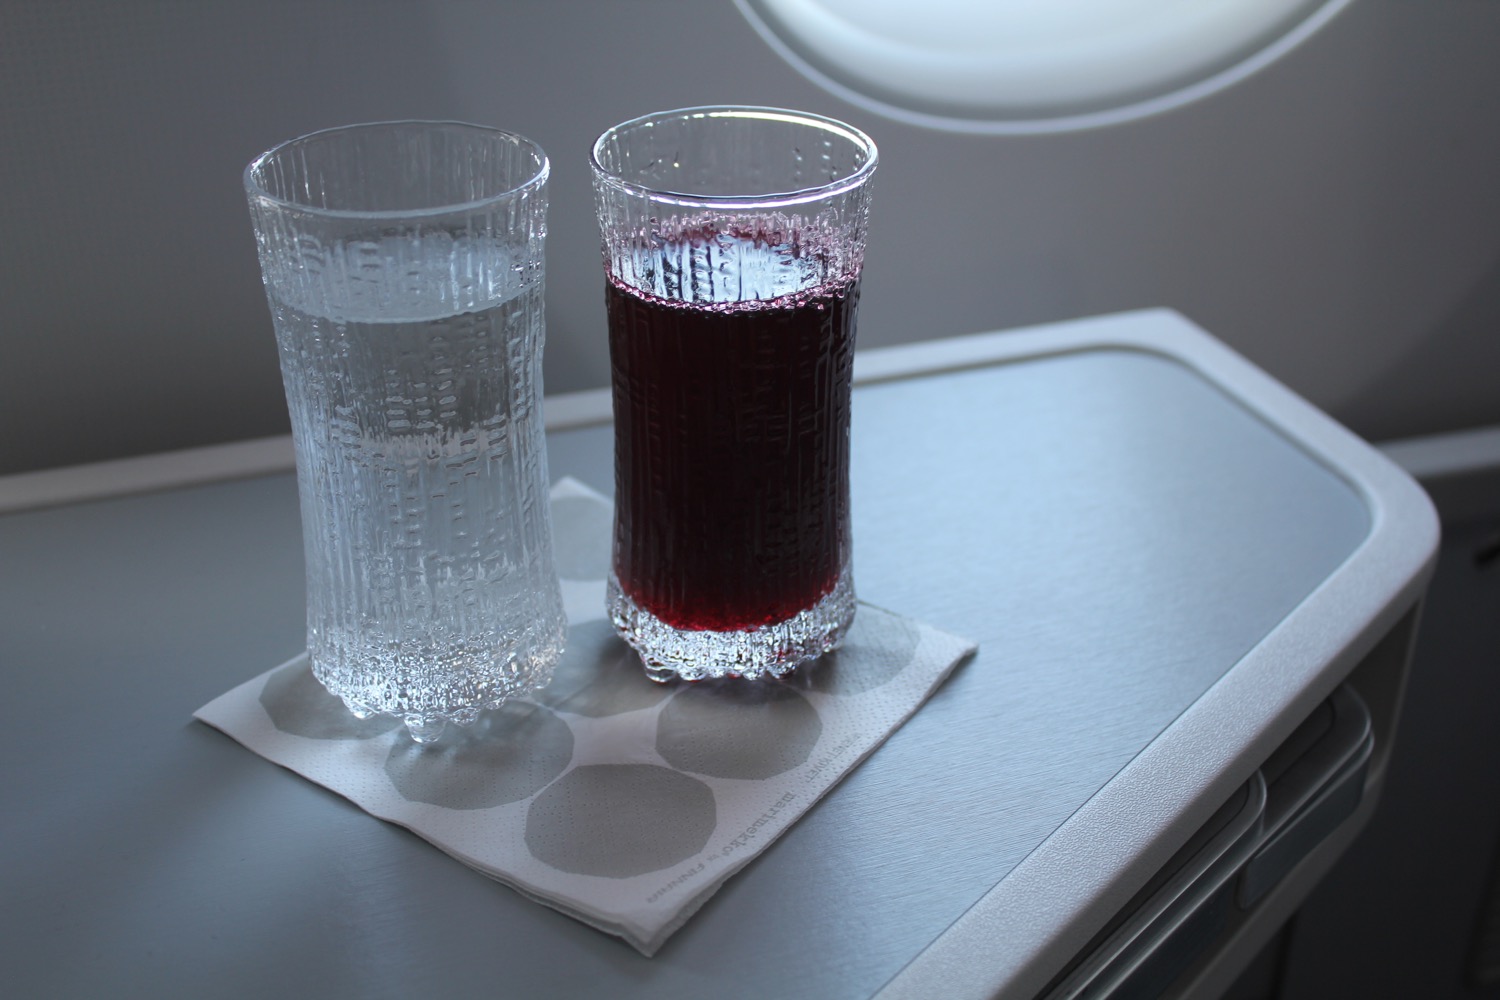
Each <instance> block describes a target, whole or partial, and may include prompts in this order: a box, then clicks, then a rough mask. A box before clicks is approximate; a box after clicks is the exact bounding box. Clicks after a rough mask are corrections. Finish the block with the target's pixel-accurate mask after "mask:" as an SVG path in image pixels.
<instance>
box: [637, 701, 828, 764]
mask: <svg viewBox="0 0 1500 1000" xmlns="http://www.w3.org/2000/svg"><path fill="white" fill-rule="evenodd" d="M822 732H823V721H822V720H821V719H820V718H819V717H818V710H817V709H816V708H814V707H813V705H812V703H811V702H810V701H808V700H807V699H806V698H804V697H802V695H800V694H798V693H797V692H796V691H794V690H792V689H791V688H789V687H786V686H784V685H781V684H774V683H745V682H742V681H733V680H729V681H724V682H713V681H704V682H699V683H698V684H695V685H693V686H692V687H684V688H683V689H681V690H680V691H678V692H677V694H675V695H674V696H673V697H672V700H671V701H669V702H667V704H666V706H665V707H664V708H663V709H662V710H661V715H660V717H659V718H658V720H657V727H656V752H657V753H658V754H660V755H661V757H662V759H663V760H665V761H666V762H667V763H668V764H671V765H672V766H673V767H676V768H678V769H680V770H683V771H692V772H693V773H695V774H708V775H712V776H714V777H716V778H770V777H773V776H775V775H778V774H781V773H782V772H783V771H789V770H791V769H792V768H794V767H796V766H798V765H799V764H802V763H803V762H804V761H806V760H807V758H808V757H809V756H810V755H811V754H812V750H813V747H814V746H816V745H817V742H818V737H819V736H820V735H821V734H822Z"/></svg>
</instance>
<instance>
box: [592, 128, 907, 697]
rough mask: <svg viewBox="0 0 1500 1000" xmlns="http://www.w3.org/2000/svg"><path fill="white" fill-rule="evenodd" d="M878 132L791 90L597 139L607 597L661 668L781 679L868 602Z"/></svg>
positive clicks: (645, 657)
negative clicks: (867, 423)
mask: <svg viewBox="0 0 1500 1000" xmlns="http://www.w3.org/2000/svg"><path fill="white" fill-rule="evenodd" d="M876 158H877V156H876V149H875V144H874V143H873V142H871V141H870V139H869V137H868V136H866V135H864V134H863V133H862V132H860V131H858V130H857V129H854V128H851V127H850V126H848V125H845V124H843V123H841V122H837V121H834V120H832V119H829V118H823V117H820V116H818V115H812V114H804V113H802V112H796V111H786V110H781V109H777V108H754V107H705V108H686V109H681V110H677V111H668V112H662V113H659V114H653V115H647V116H645V117H641V118H636V119H633V120H631V121H628V122H625V123H623V124H621V125H618V126H616V127H614V128H612V129H610V130H609V131H607V132H605V133H604V134H603V135H602V136H600V137H599V140H598V141H597V142H596V143H595V144H594V148H593V155H592V166H593V177H594V195H595V206H596V208H597V211H598V217H599V228H600V234H601V238H602V247H603V253H604V269H605V277H606V282H605V303H606V312H607V315H608V320H609V349H610V367H611V372H612V387H613V398H614V416H615V525H614V549H613V563H612V571H611V573H610V578H609V587H608V597H607V603H608V611H609V615H610V618H611V620H612V621H613V622H614V625H615V628H616V630H617V631H618V632H619V633H620V635H621V636H622V637H623V638H624V639H625V640H626V642H628V643H629V644H630V645H631V646H632V647H634V648H635V650H636V651H637V652H638V653H639V654H640V656H641V660H642V662H643V663H644V664H645V667H646V671H647V673H648V674H649V675H650V676H651V677H652V678H653V679H655V680H658V681H667V680H672V679H674V678H680V679H683V680H701V679H704V678H709V677H749V678H756V677H779V676H783V675H785V674H787V673H789V672H790V671H792V670H794V669H795V668H796V667H797V666H798V665H799V664H801V663H805V662H807V661H809V660H812V659H815V658H816V657H818V656H821V655H822V654H823V653H826V652H828V651H830V650H832V649H834V648H836V647H837V646H838V645H839V643H840V642H841V641H842V639H843V637H844V634H845V632H846V631H847V630H848V628H849V625H850V623H851V622H852V621H853V619H854V610H855V598H854V582H853V577H852V570H851V566H850V548H851V545H850V530H849V391H850V373H851V368H852V365H853V360H854V335H855V316H856V313H857V311H858V305H859V281H860V271H861V267H862V265H863V261H864V248H865V229H866V224H867V221H868V218H869V198H870V183H869V182H870V179H871V177H872V176H873V175H874V172H875V165H876Z"/></svg>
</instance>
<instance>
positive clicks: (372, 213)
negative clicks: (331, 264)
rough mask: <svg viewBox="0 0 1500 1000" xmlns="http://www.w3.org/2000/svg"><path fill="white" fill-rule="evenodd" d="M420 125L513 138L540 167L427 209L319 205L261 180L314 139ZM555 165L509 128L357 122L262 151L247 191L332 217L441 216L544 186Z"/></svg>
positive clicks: (247, 178) (247, 175) (248, 170)
mask: <svg viewBox="0 0 1500 1000" xmlns="http://www.w3.org/2000/svg"><path fill="white" fill-rule="evenodd" d="M413 126H420V127H423V128H427V129H435V128H436V127H444V128H452V129H457V130H463V131H472V132H480V133H487V134H489V135H491V136H494V137H496V138H503V139H508V140H512V141H513V142H514V144H515V145H516V146H517V147H520V148H524V149H527V150H529V151H530V152H531V154H532V158H533V160H534V162H535V164H536V168H535V169H534V170H533V171H532V172H531V173H530V175H529V176H527V177H526V179H525V180H523V181H521V182H520V183H518V184H514V185H512V186H511V187H508V188H505V189H504V190H502V191H496V192H495V193H494V194H491V195H487V196H486V197H483V198H471V199H468V200H465V201H456V202H453V203H451V204H444V205H433V206H429V207H423V208H394V207H393V208H388V209H353V208H322V207H320V206H318V205H309V204H306V203H304V202H300V201H295V200H293V199H291V198H285V197H282V196H281V195H276V194H272V193H271V192H270V191H268V190H267V189H266V187H265V185H264V184H262V183H261V179H260V177H261V175H260V173H259V171H260V170H261V169H263V168H264V167H265V166H266V164H268V163H270V161H271V160H272V158H274V157H276V156H278V155H279V154H282V153H284V152H286V151H287V150H289V149H292V148H293V147H296V146H300V145H303V144H305V143H307V142H310V141H312V140H314V139H320V138H325V137H328V136H333V135H338V134H340V133H353V132H367V131H374V130H377V129H379V130H386V131H395V130H396V129H397V128H400V127H407V128H410V127H413ZM551 170H552V164H551V163H550V161H548V159H547V153H546V150H544V149H542V147H541V145H540V144H539V143H537V142H536V140H534V139H528V138H527V137H526V136H524V135H522V134H520V133H519V132H511V131H508V130H506V129H501V128H495V127H493V126H490V125H476V124H474V123H473V122H463V121H457V120H451V119H424V118H398V119H393V120H391V121H373V122H356V123H354V124H351V125H335V126H333V127H331V128H322V129H317V130H316V131H313V132H307V133H304V134H303V135H299V136H297V137H296V138H293V139H287V140H285V141H284V142H278V143H277V144H276V145H274V146H272V147H271V148H270V149H268V150H266V151H265V152H264V153H261V154H260V155H259V156H257V157H255V159H253V160H251V161H250V163H249V165H248V166H246V167H245V172H244V182H245V191H246V192H247V193H248V194H249V195H250V197H251V198H254V199H256V200H257V201H261V202H264V203H266V204H269V205H274V206H275V207H277V208H280V209H284V210H291V211H294V212H304V213H306V214H308V215H316V216H320V217H323V218H329V219H389V218H403V219H415V218H428V217H432V216H439V215H449V214H453V213H456V212H463V211H472V210H475V209H478V208H480V207H482V206H486V205H492V204H494V203H495V202H497V201H502V200H504V199H506V198H510V197H514V196H516V195H518V194H521V193H522V192H525V191H531V190H535V189H538V188H540V187H542V186H543V185H544V184H546V183H547V177H548V175H549V174H550V173H551Z"/></svg>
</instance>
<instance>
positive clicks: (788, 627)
mask: <svg viewBox="0 0 1500 1000" xmlns="http://www.w3.org/2000/svg"><path fill="white" fill-rule="evenodd" d="M605 607H606V609H607V610H608V612H609V618H610V621H611V622H613V623H614V626H615V631H616V632H618V633H619V634H620V638H622V639H624V640H625V641H626V642H627V643H629V644H630V646H631V648H632V649H634V650H635V651H636V652H637V653H638V654H640V657H641V662H642V663H643V664H644V665H645V668H646V676H648V677H650V678H651V679H652V680H653V681H656V682H658V683H663V684H664V683H666V682H667V681H672V680H684V681H701V680H707V679H709V678H716V677H746V678H751V679H754V678H761V677H765V678H774V677H784V676H786V675H787V674H789V673H791V672H792V671H793V670H795V669H797V667H798V666H799V665H800V664H803V663H807V662H809V661H811V660H815V659H817V658H818V657H820V656H822V655H823V654H824V653H829V652H832V651H833V650H835V649H837V648H838V646H839V644H840V643H841V642H843V641H844V633H845V632H847V631H848V630H849V625H850V623H852V622H853V621H854V608H855V599H854V575H853V573H852V572H851V571H850V569H849V567H848V566H845V567H844V571H843V572H842V573H840V574H839V578H838V582H837V583H835V584H834V586H833V589H832V590H830V591H829V592H828V593H827V594H826V595H824V597H823V598H822V599H821V600H819V601H818V603H817V604H814V605H813V606H812V607H810V608H808V609H807V610H805V611H799V612H797V614H795V615H793V616H792V617H791V618H788V619H787V620H786V621H783V622H778V623H777V624H775V625H762V626H760V627H758V628H752V629H743V630H735V631H729V632H714V631H710V630H707V629H681V628H676V627H675V626H672V625H668V624H667V623H666V622H664V621H662V620H661V619H660V618H657V617H656V616H655V615H653V614H652V613H651V612H649V611H647V610H646V609H645V608H643V607H641V606H639V605H638V604H636V603H635V601H633V600H631V599H630V597H629V596H628V595H627V594H626V593H625V591H624V589H623V588H622V587H621V586H620V584H619V581H618V580H617V579H616V578H615V575H614V573H610V575H609V586H608V590H607V593H606V596H605Z"/></svg>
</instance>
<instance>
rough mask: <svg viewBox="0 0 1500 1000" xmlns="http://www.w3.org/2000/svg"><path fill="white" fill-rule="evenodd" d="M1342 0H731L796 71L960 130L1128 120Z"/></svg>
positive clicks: (1236, 68)
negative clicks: (733, 0)
mask: <svg viewBox="0 0 1500 1000" xmlns="http://www.w3.org/2000/svg"><path fill="white" fill-rule="evenodd" d="M1349 2H1350V0H735V3H736V5H737V6H738V7H739V9H740V11H741V12H742V13H743V14H744V15H745V17H746V18H747V19H748V20H749V21H750V23H751V24H752V25H754V26H755V28H756V30H757V31H759V32H760V34H761V35H762V37H764V38H765V39H766V41H767V42H768V43H769V44H770V45H771V46H772V47H773V48H775V49H776V50H777V51H778V52H779V53H780V54H781V55H782V56H783V57H784V58H785V59H787V60H788V61H789V62H791V63H792V65H794V66H795V67H796V68H797V69H798V70H799V71H801V72H802V73H803V74H804V75H806V76H808V77H809V78H811V79H812V80H814V81H815V82H817V83H819V84H821V85H822V86H824V87H826V88H827V89H829V90H832V91H834V92H835V93H837V94H839V95H840V96H841V97H844V98H845V99H847V100H850V101H852V102H854V103H856V104H860V105H863V106H864V107H866V108H869V109H870V110H874V111H878V112H880V113H883V114H886V115H889V116H891V117H894V118H898V119H904V120H907V121H912V122H916V123H918V124H923V125H928V126H931V127H935V128H944V129H952V130H958V131H970V132H998V133H1005V132H1037V131H1056V130H1062V129H1069V128H1080V127H1087V126H1090V125H1099V124H1107V123H1110V122H1115V121H1122V120H1128V119H1130V118H1135V117H1140V116H1142V115H1146V114H1151V113H1153V112H1156V111H1160V110H1164V109H1166V108H1169V107H1173V106H1176V105H1179V104H1182V103H1186V102H1187V101H1190V100H1193V99H1195V98H1197V97H1200V96H1203V95H1204V94H1207V93H1212V92H1213V91H1215V90H1218V89H1221V88H1223V87H1225V86H1228V85H1229V84H1231V83H1234V82H1235V81H1236V80H1239V79H1242V78H1244V77H1245V76H1248V75H1249V74H1250V73H1253V72H1254V71H1255V70H1257V69H1259V68H1261V67H1262V66H1264V65H1266V64H1267V63H1269V62H1271V61H1273V60H1274V59H1276V58H1278V57H1279V56H1280V55H1281V54H1283V53H1284V52H1286V51H1288V50H1289V49H1291V48H1292V47H1294V46H1295V45H1297V44H1299V43H1300V42H1301V41H1303V40H1304V39H1305V38H1307V37H1308V36H1309V35H1311V34H1312V33H1313V32H1314V31H1316V30H1317V29H1318V28H1320V27H1322V26H1323V25H1324V24H1326V23H1327V22H1328V21H1329V20H1331V19H1332V18H1333V17H1334V16H1335V15H1336V14H1337V13H1338V11H1339V10H1341V9H1342V8H1343V7H1345V6H1347V5H1348V3H1349Z"/></svg>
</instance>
